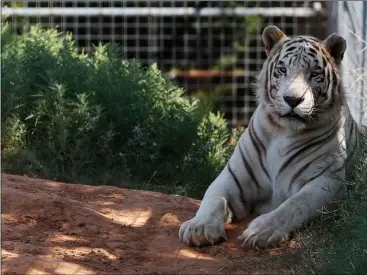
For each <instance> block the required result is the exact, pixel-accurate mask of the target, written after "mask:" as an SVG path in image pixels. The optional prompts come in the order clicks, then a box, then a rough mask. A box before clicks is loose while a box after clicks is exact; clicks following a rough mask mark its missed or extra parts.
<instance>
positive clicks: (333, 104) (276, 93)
mask: <svg viewBox="0 0 367 275" xmlns="http://www.w3.org/2000/svg"><path fill="white" fill-rule="evenodd" d="M262 38H263V42H264V44H265V47H266V54H267V59H266V61H265V63H264V65H263V68H262V70H261V72H260V74H259V77H258V81H257V97H258V100H259V103H260V104H261V103H262V104H263V106H264V107H265V112H266V113H267V115H268V117H269V119H270V120H272V122H274V124H276V125H277V126H279V127H283V128H290V129H292V130H304V129H306V128H308V127H314V126H317V125H324V124H325V123H330V122H331V121H333V120H335V119H336V118H337V117H339V116H340V109H341V106H342V105H343V103H344V98H343V95H342V92H341V84H340V73H339V67H340V63H341V61H342V59H343V54H344V52H345V49H346V41H345V39H344V38H342V37H340V36H338V35H336V34H332V35H330V36H329V37H327V38H326V39H325V40H323V41H320V40H318V39H316V38H314V37H310V36H294V37H288V36H286V35H285V34H284V33H283V32H282V31H281V30H280V29H278V28H277V27H275V26H268V27H266V28H265V29H264V31H263V34H262Z"/></svg>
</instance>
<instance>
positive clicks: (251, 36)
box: [2, 0, 328, 126]
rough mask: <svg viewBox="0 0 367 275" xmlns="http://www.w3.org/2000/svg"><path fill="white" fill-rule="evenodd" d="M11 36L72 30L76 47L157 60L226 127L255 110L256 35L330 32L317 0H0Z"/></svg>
mask: <svg viewBox="0 0 367 275" xmlns="http://www.w3.org/2000/svg"><path fill="white" fill-rule="evenodd" d="M2 6H3V8H2V15H3V16H4V15H5V16H7V18H8V21H9V22H10V23H11V26H12V29H13V32H14V33H16V32H19V31H20V29H21V28H27V27H29V25H30V24H33V23H39V24H41V26H44V27H54V28H57V29H59V30H60V31H62V32H72V34H73V38H74V40H75V44H76V46H77V47H78V49H80V50H83V49H84V51H85V52H87V53H88V52H90V51H91V50H92V49H93V45H98V44H99V43H109V42H116V43H118V44H119V45H120V46H121V51H122V55H123V57H124V58H128V59H136V60H138V61H139V62H140V63H141V64H142V65H143V66H148V65H151V64H153V63H157V65H158V67H159V68H160V69H161V70H162V71H164V72H166V73H168V74H169V75H170V76H171V77H172V78H173V79H174V80H175V81H176V82H177V83H178V84H179V85H180V86H182V87H184V88H185V89H186V91H187V95H188V96H190V95H195V96H198V97H203V98H206V100H210V101H211V102H213V103H214V106H215V108H217V110H220V111H221V112H223V113H224V114H225V117H226V118H227V119H228V121H229V123H230V125H232V126H242V125H246V124H247V123H248V121H249V118H250V117H251V115H252V112H253V111H254V109H255V107H256V101H255V96H254V94H253V92H252V83H253V82H254V80H255V76H256V74H257V72H258V71H259V70H260V69H261V66H262V63H263V61H264V59H265V57H266V56H265V53H264V47H263V43H262V41H261V31H262V29H263V28H264V27H265V26H266V25H268V24H276V25H278V26H279V27H280V28H281V29H282V30H283V31H285V32H286V33H287V34H289V35H299V34H311V35H314V36H316V37H319V38H324V37H325V36H326V33H327V24H328V22H327V16H326V11H325V3H324V2H320V1H262V0H258V1H214V0H212V1H188V0H186V1H178V0H176V1H174V0H170V1H167V0H159V1H154V0H151V1H113V0H111V1H44V0H39V1H3V2H2Z"/></svg>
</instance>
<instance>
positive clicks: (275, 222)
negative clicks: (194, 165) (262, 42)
mask: <svg viewBox="0 0 367 275" xmlns="http://www.w3.org/2000/svg"><path fill="white" fill-rule="evenodd" d="M254 120H255V121H256V122H255V123H254V126H255V127H256V128H257V129H256V130H257V132H258V133H261V132H263V134H264V135H263V136H267V137H268V138H267V139H266V140H263V142H264V143H265V146H266V148H267V152H266V165H267V168H268V171H269V173H270V176H271V180H268V179H267V178H266V177H265V176H264V175H262V174H263V173H262V172H261V171H260V170H258V171H257V170H254V172H255V173H256V175H257V177H258V179H259V180H260V182H261V186H262V189H261V190H260V192H259V190H257V189H256V188H255V187H254V183H253V181H252V180H251V178H250V177H249V175H248V174H247V173H246V169H244V167H243V162H242V160H241V159H240V155H239V152H238V150H239V148H238V146H243V147H246V146H247V144H249V140H248V139H249V132H248V130H246V131H245V132H244V133H243V135H242V136H241V138H240V140H239V142H238V144H237V146H236V149H235V152H234V153H233V155H232V157H231V159H230V160H229V163H230V165H231V168H232V170H233V171H234V172H235V173H236V175H237V176H238V179H239V181H240V183H241V186H242V190H243V193H244V194H242V195H243V196H244V197H245V199H246V201H247V202H248V203H249V204H250V203H251V204H253V205H254V211H255V213H257V214H260V216H259V217H257V218H256V219H254V220H253V221H252V222H251V223H250V224H249V226H248V228H247V229H246V230H245V231H244V232H243V234H242V235H241V236H240V237H239V239H240V240H242V241H243V244H244V245H250V246H252V247H266V246H268V245H270V244H274V243H277V242H279V241H280V240H282V239H284V238H287V237H288V236H289V234H290V233H291V232H292V231H293V230H295V229H296V228H299V227H301V226H302V225H303V224H304V223H306V222H308V221H309V220H311V219H312V218H315V217H317V216H319V215H320V212H319V211H320V210H322V208H323V207H327V206H328V204H329V203H331V202H332V201H333V200H336V199H339V198H341V197H342V195H343V190H344V189H343V185H342V183H341V181H339V180H338V178H344V176H345V175H344V174H345V171H344V170H342V171H340V172H339V173H338V174H337V175H332V174H331V172H332V171H333V170H335V168H336V167H339V166H340V165H341V164H342V163H343V162H344V161H345V157H346V155H345V153H344V151H343V150H342V147H343V145H344V146H345V140H344V138H343V137H344V136H345V133H344V127H343V125H340V130H339V134H338V135H336V136H335V138H334V139H333V141H332V142H330V143H329V144H328V146H326V147H324V148H321V149H320V150H321V151H322V152H319V153H320V154H321V155H324V156H325V157H321V158H320V159H319V160H317V161H315V162H314V163H313V164H312V165H311V167H309V168H308V169H307V170H306V171H304V172H303V174H302V175H303V177H301V178H302V179H306V178H307V176H310V175H312V171H318V169H322V167H325V165H330V163H332V162H333V164H332V165H330V169H328V171H330V173H324V174H323V175H322V176H320V177H318V178H316V179H314V180H313V181H311V182H309V183H307V184H306V185H305V186H304V187H303V188H302V182H299V183H294V184H293V185H292V186H290V180H291V178H292V175H293V173H292V172H293V171H290V172H289V173H283V174H282V175H281V176H280V177H279V176H278V171H279V168H280V166H281V165H282V164H283V163H284V162H285V161H286V160H287V157H286V156H284V154H283V153H284V150H286V149H287V148H288V146H289V144H291V143H294V142H295V141H296V139H295V137H294V136H292V138H289V132H288V131H287V130H284V131H273V130H274V129H272V126H271V125H270V124H268V123H266V122H267V120H266V119H265V117H264V112H263V108H262V106H261V105H260V106H259V108H258V109H257V110H256V111H255V113H254ZM326 127H327V126H326ZM328 127H332V126H328ZM316 134H317V131H316V132H315V135H316ZM298 140H299V142H302V143H303V142H310V141H312V137H311V136H308V137H304V136H302V135H299V136H298ZM246 150H248V151H249V153H250V155H251V153H254V152H253V150H254V149H253V148H252V146H248V148H247V149H246ZM330 153H333V154H330ZM338 154H339V155H340V157H339V158H337V159H335V158H334V157H333V155H338ZM313 156H314V155H313ZM311 157H312V156H311ZM309 160H310V157H308V158H306V159H302V160H300V161H299V162H298V163H297V165H300V166H302V165H304V164H305V163H307V162H308V161H309ZM251 161H253V162H254V163H253V165H252V167H253V168H256V167H258V166H257V165H256V164H257V163H256V160H251ZM240 196H241V194H240V190H239V188H238V187H237V185H236V183H235V181H234V179H233V177H232V176H231V175H230V174H229V172H228V168H227V167H225V168H224V169H223V171H222V172H221V174H220V175H219V176H218V177H217V178H216V180H215V181H214V182H213V183H212V184H211V185H210V186H209V188H208V190H207V192H206V193H205V196H204V198H203V201H202V203H201V206H200V208H199V210H198V212H197V213H196V215H195V217H194V218H192V219H191V220H189V221H186V222H184V223H183V224H182V226H181V228H180V232H179V236H180V239H181V240H182V241H183V242H185V243H187V244H192V245H196V246H199V245H204V244H214V243H217V242H218V241H220V240H221V239H222V238H225V232H224V226H225V223H229V222H231V216H232V214H235V216H236V217H237V218H238V219H242V218H244V217H246V216H247V215H248V214H249V209H248V208H247V207H248V205H247V206H246V205H243V203H242V202H241V200H240ZM228 201H230V202H231V204H232V206H233V208H234V209H233V211H234V212H235V213H231V212H230V210H229V209H228V207H227V202H228ZM257 202H259V203H257ZM260 202H261V203H260Z"/></svg>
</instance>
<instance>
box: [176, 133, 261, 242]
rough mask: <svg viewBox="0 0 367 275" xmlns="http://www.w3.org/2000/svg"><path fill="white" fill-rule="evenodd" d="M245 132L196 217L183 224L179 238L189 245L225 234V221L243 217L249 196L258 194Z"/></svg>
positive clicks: (246, 210) (245, 214)
mask: <svg viewBox="0 0 367 275" xmlns="http://www.w3.org/2000/svg"><path fill="white" fill-rule="evenodd" d="M244 138H246V132H245V133H244V135H243V136H242V137H241V139H240V140H239V142H238V144H237V146H236V148H235V151H234V153H233V155H232V156H231V158H230V160H229V161H228V163H227V165H226V166H225V167H224V169H223V171H222V172H221V173H220V175H219V176H218V177H217V178H216V179H215V180H214V182H213V183H212V184H211V185H210V186H209V188H208V190H207V191H206V193H205V195H204V198H203V200H202V202H201V205H200V208H199V210H198V211H197V213H196V215H195V217H194V218H192V219H191V220H188V221H186V222H184V223H183V224H182V225H181V228H180V232H179V238H180V240H181V241H183V242H184V243H187V244H190V245H196V246H199V245H206V244H214V243H217V242H219V241H220V240H221V239H222V238H224V239H225V238H226V234H225V224H226V223H230V222H231V220H232V218H233V217H235V218H236V219H243V218H244V217H246V216H247V215H248V214H249V203H250V201H249V200H250V199H252V198H254V199H256V197H257V196H258V195H257V194H258V193H259V192H258V191H259V190H257V187H256V185H254V183H253V182H252V179H251V178H250V176H249V174H248V173H247V172H246V169H245V167H244V164H243V157H242V156H241V152H240V151H241V149H240V146H241V145H240V144H241V143H242V146H244Z"/></svg>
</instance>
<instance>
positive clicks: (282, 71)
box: [278, 67, 287, 74]
mask: <svg viewBox="0 0 367 275" xmlns="http://www.w3.org/2000/svg"><path fill="white" fill-rule="evenodd" d="M278 70H279V71H280V72H281V73H282V74H285V73H287V69H286V67H278Z"/></svg>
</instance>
